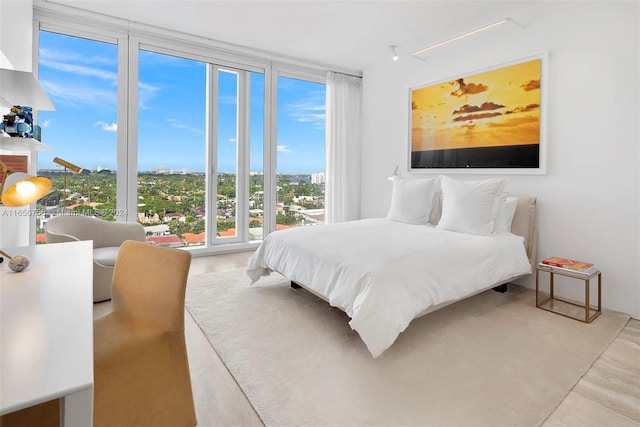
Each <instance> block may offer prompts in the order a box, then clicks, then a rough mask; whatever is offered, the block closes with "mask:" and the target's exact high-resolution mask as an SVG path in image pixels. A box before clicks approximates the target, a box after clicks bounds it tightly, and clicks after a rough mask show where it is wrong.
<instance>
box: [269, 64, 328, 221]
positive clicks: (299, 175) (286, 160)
mask: <svg viewBox="0 0 640 427" xmlns="http://www.w3.org/2000/svg"><path fill="white" fill-rule="evenodd" d="M325 93H326V90H325V84H323V83H317V82H311V81H307V80H300V79H294V78H290V77H283V76H280V77H278V124H277V135H278V145H277V177H278V178H277V187H276V191H277V201H276V223H277V225H278V228H286V227H292V226H301V225H317V224H322V223H324V181H325V179H324V178H325V175H324V174H325Z"/></svg>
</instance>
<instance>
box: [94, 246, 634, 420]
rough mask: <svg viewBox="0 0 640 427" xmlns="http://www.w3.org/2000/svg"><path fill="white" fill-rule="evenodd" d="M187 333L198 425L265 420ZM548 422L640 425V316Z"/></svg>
mask: <svg viewBox="0 0 640 427" xmlns="http://www.w3.org/2000/svg"><path fill="white" fill-rule="evenodd" d="M251 255H252V253H251V252H240V253H235V254H224V255H215V256H208V257H199V258H194V259H193V261H192V263H191V270H190V272H189V274H190V275H197V274H203V273H210V272H214V271H226V270H232V269H235V268H240V267H244V266H246V265H247V264H248V262H249V258H250V257H251ZM109 310H110V302H106V303H99V304H94V317H100V316H102V315H103V314H104V313H106V312H108V311H109ZM596 321H597V320H596ZM185 335H186V341H187V350H188V353H189V365H190V369H191V380H192V387H193V394H194V400H195V405H196V415H197V417H198V425H199V426H201V427H208V426H262V425H263V423H262V421H261V420H260V417H258V415H257V414H256V412H255V411H254V410H253V408H252V406H251V403H249V401H248V400H247V398H246V397H245V395H244V393H243V392H242V390H241V389H240V387H239V386H238V384H237V383H236V382H235V380H234V379H233V377H232V376H231V374H229V372H228V371H227V369H226V367H225V366H224V363H223V362H222V361H221V360H220V358H219V357H218V355H217V354H216V352H215V351H214V350H213V348H212V347H211V345H210V344H209V341H208V340H207V338H206V337H205V335H204V334H203V333H202V331H200V329H199V327H198V325H197V324H196V323H195V321H194V320H193V318H192V317H191V316H190V315H189V313H188V312H186V313H185ZM543 426H544V427H561V426H640V321H638V320H630V321H629V323H628V324H627V325H626V326H625V328H624V329H623V330H622V331H621V332H620V334H619V335H618V337H616V339H615V340H614V341H613V342H612V343H611V345H610V346H609V347H608V348H607V350H606V351H605V352H604V353H603V354H602V356H601V357H600V358H599V359H598V360H597V361H596V362H595V363H594V364H593V365H592V367H591V369H590V370H589V371H588V372H587V373H586V374H585V375H584V376H583V378H582V379H581V380H580V381H579V382H578V383H577V384H576V386H575V387H574V388H573V389H572V390H571V391H570V393H569V394H568V395H567V396H566V398H565V399H564V400H563V401H562V402H561V403H560V404H559V405H558V407H557V408H556V409H555V411H554V412H553V413H552V414H551V415H550V416H549V417H548V418H547V420H545V422H544V423H543Z"/></svg>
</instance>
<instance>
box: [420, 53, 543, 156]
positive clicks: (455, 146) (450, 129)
mask: <svg viewBox="0 0 640 427" xmlns="http://www.w3.org/2000/svg"><path fill="white" fill-rule="evenodd" d="M541 62H542V61H541V59H540V58H537V59H534V60H530V61H527V62H522V63H519V64H515V65H510V66H506V67H503V68H498V69H493V70H490V71H485V72H481V73H478V74H474V75H469V76H464V77H459V78H455V79H451V80H447V81H443V82H441V83H437V84H433V85H431V86H425V87H420V88H416V89H413V90H411V168H538V167H540V156H539V154H540V102H541V97H540V79H541Z"/></svg>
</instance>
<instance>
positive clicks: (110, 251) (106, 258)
mask: <svg viewBox="0 0 640 427" xmlns="http://www.w3.org/2000/svg"><path fill="white" fill-rule="evenodd" d="M119 250H120V247H119V246H108V247H106V248H95V249H94V250H93V260H94V261H95V262H97V263H98V264H101V265H108V266H111V267H113V266H114V265H116V258H118V251H119Z"/></svg>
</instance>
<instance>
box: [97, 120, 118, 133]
mask: <svg viewBox="0 0 640 427" xmlns="http://www.w3.org/2000/svg"><path fill="white" fill-rule="evenodd" d="M93 125H94V126H99V127H100V129H102V130H106V131H107V132H116V131H117V130H118V124H117V123H107V122H103V121H102V120H101V121H99V122H95V123H94V124H93Z"/></svg>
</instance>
